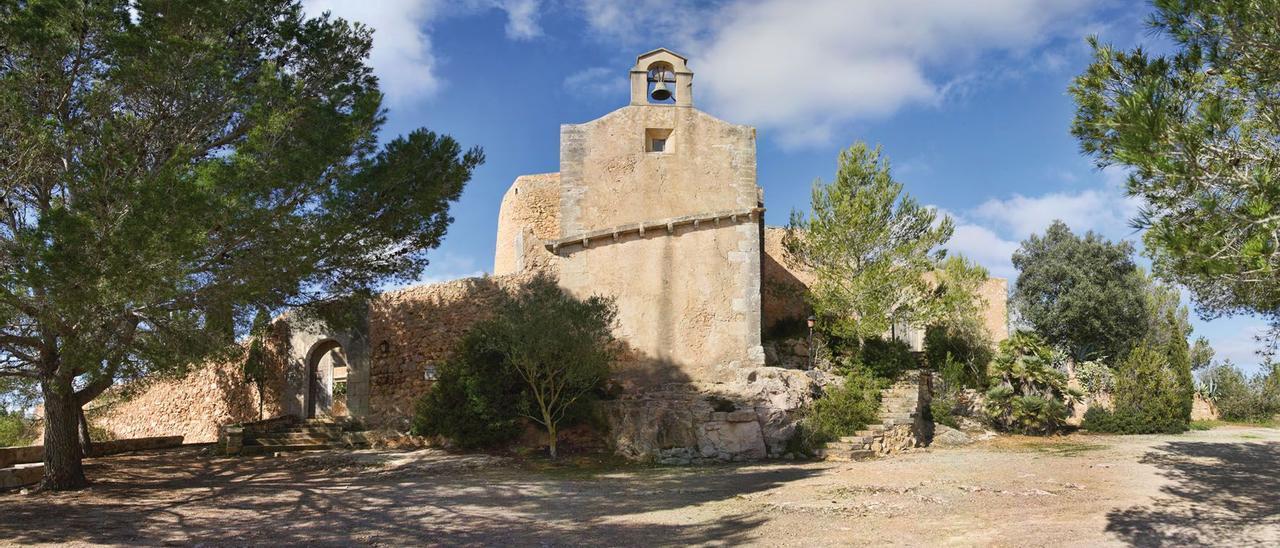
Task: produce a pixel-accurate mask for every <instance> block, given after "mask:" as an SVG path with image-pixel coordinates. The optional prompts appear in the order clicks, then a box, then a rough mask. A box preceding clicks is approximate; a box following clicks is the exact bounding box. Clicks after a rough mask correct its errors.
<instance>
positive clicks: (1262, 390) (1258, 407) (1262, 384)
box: [1201, 363, 1280, 422]
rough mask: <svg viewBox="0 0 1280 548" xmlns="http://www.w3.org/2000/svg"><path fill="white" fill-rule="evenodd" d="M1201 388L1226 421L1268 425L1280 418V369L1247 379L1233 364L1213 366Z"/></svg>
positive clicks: (1204, 378) (1278, 367) (1272, 369)
mask: <svg viewBox="0 0 1280 548" xmlns="http://www.w3.org/2000/svg"><path fill="white" fill-rule="evenodd" d="M1202 375H1203V377H1202V381H1201V385H1202V386H1207V387H1212V389H1211V390H1206V391H1207V392H1210V393H1211V395H1212V399H1213V403H1214V404H1215V405H1216V406H1217V407H1218V415H1219V416H1221V417H1222V418H1223V419H1224V420H1230V421H1242V422H1265V421H1268V420H1271V419H1272V418H1273V417H1275V416H1276V415H1277V414H1280V366H1276V365H1273V366H1272V367H1271V368H1270V370H1269V371H1267V372H1265V373H1259V374H1257V375H1255V376H1253V377H1252V378H1246V377H1245V375H1244V373H1243V372H1241V371H1240V370H1239V369H1236V368H1235V367H1234V366H1232V365H1231V364H1230V363H1226V364H1220V365H1216V366H1213V367H1212V368H1210V369H1208V370H1206V371H1205V372H1204V373H1203V374H1202Z"/></svg>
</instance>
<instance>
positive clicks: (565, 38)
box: [304, 0, 1265, 366]
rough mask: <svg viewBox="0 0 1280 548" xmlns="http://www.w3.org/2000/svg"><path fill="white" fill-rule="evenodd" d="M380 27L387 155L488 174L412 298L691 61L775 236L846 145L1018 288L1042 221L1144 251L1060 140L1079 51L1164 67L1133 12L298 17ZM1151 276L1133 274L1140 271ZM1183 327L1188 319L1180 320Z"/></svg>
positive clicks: (345, 7)
mask: <svg viewBox="0 0 1280 548" xmlns="http://www.w3.org/2000/svg"><path fill="white" fill-rule="evenodd" d="M304 4H305V6H306V7H307V10H308V12H309V13H313V14H318V13H320V12H321V11H325V10H329V11H331V12H332V13H333V14H334V15H337V16H339V17H343V18H347V19H350V20H356V21H360V22H363V23H365V24H367V25H369V26H371V27H373V28H374V29H375V34H374V51H373V56H372V59H371V64H372V65H373V66H374V69H375V72H376V73H377V74H378V76H379V78H380V79H381V80H382V84H383V90H384V92H385V93H386V94H387V103H386V106H387V107H388V108H389V117H388V124H387V127H386V128H385V131H384V138H389V137H391V136H394V135H397V134H401V133H405V132H407V131H409V130H412V129H414V128H417V127H427V128H429V129H432V130H435V131H438V132H443V133H448V134H451V135H453V136H454V137H456V138H457V139H458V140H460V141H461V142H462V143H464V144H465V145H472V144H476V145H480V146H482V147H483V148H484V149H485V153H486V155H487V157H488V161H487V162H486V164H485V165H484V166H483V167H481V168H480V169H479V170H477V171H476V173H475V177H474V179H473V180H472V182H471V183H470V185H469V186H468V188H467V190H466V191H465V193H464V194H463V197H462V199H461V200H460V201H459V202H458V203H457V204H456V205H455V206H454V209H453V216H454V218H455V221H454V223H453V225H452V226H451V228H450V230H449V235H448V236H447V238H446V240H445V242H444V243H443V245H441V247H440V248H439V249H438V250H436V251H435V252H434V254H433V255H432V265H431V266H430V267H429V268H428V269H427V272H426V273H425V275H424V277H423V281H438V280H445V279H452V278H458V277H463V276H471V275H478V274H481V273H484V272H487V271H490V270H491V269H492V263H493V249H494V229H495V219H496V216H497V211H498V205H499V202H500V200H501V197H502V194H503V193H504V192H505V191H506V189H507V187H508V186H509V185H510V184H511V181H512V180H513V179H514V178H515V177H516V176H518V175H521V174H526V173H544V172H553V171H558V170H559V166H558V163H559V143H558V137H559V126H560V124H562V123H579V122H584V121H587V120H591V119H594V118H597V117H600V116H602V115H604V114H606V113H608V112H610V111H611V110H613V109H615V108H618V107H621V106H623V105H625V104H626V102H627V99H628V97H627V94H628V88H627V85H626V78H627V70H628V69H629V68H630V66H631V65H632V64H633V63H634V60H635V56H636V55H637V54H639V53H642V52H644V51H648V50H650V49H653V48H655V47H660V46H664V47H669V48H671V49H674V50H676V51H678V52H681V53H683V54H685V55H686V56H688V57H689V58H690V61H689V65H690V68H691V69H692V70H693V71H694V73H695V76H694V102H695V106H697V107H698V108H700V109H702V110H705V111H707V112H709V113H711V114H713V115H716V116H718V117H720V118H723V119H725V120H728V121H731V122H736V123H743V124H750V125H754V126H756V127H757V128H758V129H759V141H758V147H759V149H758V163H759V167H758V169H759V183H760V185H761V186H762V187H764V190H765V202H766V204H765V205H766V207H767V208H768V210H767V213H766V221H767V222H768V223H769V224H775V225H781V224H785V223H786V220H787V217H788V214H789V212H790V211H791V210H792V209H793V208H805V207H807V205H808V198H809V188H810V185H811V184H812V182H813V181H814V180H815V179H818V178H829V177H830V176H831V175H832V174H833V173H834V170H835V158H836V155H837V153H838V151H839V150H840V149H841V148H842V147H846V146H848V145H849V144H851V143H853V142H854V141H858V140H862V141H867V142H870V143H879V144H882V145H883V146H884V149H885V153H886V154H887V155H888V156H889V157H890V158H891V159H892V161H893V165H894V170H895V174H896V177H897V178H898V179H899V180H901V181H903V182H905V183H906V187H907V191H908V192H909V193H911V194H912V195H914V196H915V197H917V198H918V199H920V200H921V201H922V202H924V203H928V204H932V205H934V206H936V207H938V208H940V209H942V210H944V211H946V212H947V213H948V214H950V215H952V216H953V217H955V218H956V221H957V225H958V229H957V232H956V236H955V238H954V239H953V241H952V242H951V245H949V246H948V247H949V248H950V249H951V250H952V251H953V252H960V253H963V254H965V255H967V256H969V257H971V258H973V259H975V260H977V261H978V262H980V263H982V264H983V265H985V266H987V267H988V268H989V269H990V270H991V271H992V272H993V273H994V274H995V275H998V276H1002V277H1008V278H1010V281H1011V283H1012V280H1013V278H1015V277H1016V271H1014V270H1013V268H1012V266H1011V265H1010V263H1009V257H1010V255H1011V254H1012V252H1013V250H1014V249H1016V247H1017V244H1018V242H1019V241H1021V240H1022V239H1024V238H1026V237H1027V236H1028V235H1029V234H1031V233H1034V232H1039V231H1042V230H1043V229H1044V227H1046V226H1047V225H1048V224H1049V223H1050V222H1051V221H1052V220H1053V219H1055V218H1060V219H1063V220H1065V221H1066V222H1067V223H1068V224H1069V225H1070V226H1071V227H1072V228H1073V229H1075V230H1077V231H1084V230H1094V231H1097V232H1100V233H1102V234H1103V235H1105V236H1107V237H1109V238H1111V239H1116V240H1118V239H1127V240H1131V241H1134V242H1135V243H1137V240H1138V238H1139V235H1138V234H1135V233H1134V232H1133V230H1132V229H1131V228H1129V225H1128V220H1129V219H1130V218H1131V217H1132V216H1133V214H1134V212H1135V211H1136V208H1137V206H1138V204H1137V203H1136V202H1134V201H1132V200H1130V199H1128V198H1126V197H1125V196H1124V194H1123V191H1122V183H1123V173H1121V172H1119V171H1118V170H1106V171H1098V170H1096V169H1094V168H1093V166H1092V164H1091V163H1090V161H1089V160H1088V159H1087V158H1085V157H1082V156H1081V155H1080V153H1079V151H1078V146H1077V143H1076V141H1075V140H1074V139H1073V138H1072V137H1071V135H1070V133H1069V125H1070V122H1071V118H1072V114H1073V111H1074V105H1073V103H1072V101H1071V99H1070V97H1069V96H1068V95H1067V91H1066V90H1067V86H1068V85H1069V84H1070V82H1071V79H1072V78H1073V77H1074V76H1075V75H1076V74H1078V73H1079V72H1080V71H1081V70H1082V69H1083V68H1084V67H1085V66H1086V65H1087V64H1088V62H1089V50H1088V48H1087V46H1086V44H1085V42H1084V38H1085V36H1088V35H1091V34H1096V35H1098V36H1100V37H1101V38H1102V39H1103V40H1104V41H1107V42H1112V43H1114V44H1116V45H1118V46H1123V47H1129V46H1132V45H1135V44H1142V45H1144V46H1147V47H1151V48H1154V49H1156V50H1160V49H1162V48H1163V47H1166V45H1165V44H1161V43H1160V42H1158V41H1157V39H1156V38H1155V37H1152V36H1151V35H1150V34H1149V33H1148V32H1147V31H1146V30H1145V29H1146V27H1145V25H1144V24H1143V20H1144V18H1145V17H1146V14H1147V12H1148V10H1149V6H1148V5H1147V4H1146V3H1145V2H1134V1H1131V0H1127V1H1110V0H1038V1H1033V0H897V1H893V2H889V1H879V0H875V1H873V0H807V1H798V0H751V1H745V0H722V1H715V2H690V1H679V0H632V1H622V0H616V1H605V0H577V1H564V0H451V1H448V0H376V1H371V0H306V1H305V2H304ZM1141 262H1142V263H1143V264H1146V261H1145V259H1144V260H1142V261H1141ZM1193 316H1194V314H1193ZM1195 324H1196V331H1197V334H1199V335H1205V336H1207V337H1209V338H1210V340H1211V341H1212V342H1213V343H1214V347H1215V349H1216V350H1217V352H1218V354H1219V356H1225V357H1229V358H1231V359H1232V360H1233V361H1235V362H1236V363H1237V364H1242V365H1246V366H1251V365H1253V364H1256V363H1257V362H1258V359H1257V357H1256V356H1255V355H1254V350H1255V348H1256V344H1255V342H1254V341H1253V336H1254V335H1255V334H1256V333H1259V332H1261V331H1262V330H1263V329H1264V328H1265V324H1264V323H1263V322H1262V321H1261V320H1259V319H1256V318H1249V317H1239V318H1229V319H1219V320H1215V321H1212V322H1204V321H1200V320H1198V319H1196V321H1195Z"/></svg>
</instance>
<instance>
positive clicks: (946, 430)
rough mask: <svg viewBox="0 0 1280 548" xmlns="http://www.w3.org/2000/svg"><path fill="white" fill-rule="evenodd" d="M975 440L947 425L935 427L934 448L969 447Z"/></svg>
mask: <svg viewBox="0 0 1280 548" xmlns="http://www.w3.org/2000/svg"><path fill="white" fill-rule="evenodd" d="M970 443H973V440H972V439H970V438H969V435H968V434H965V433H964V432H961V431H959V430H956V429H955V428H952V427H950V426H947V425H945V424H936V425H934V427H933V446H934V447H957V446H961V445H969V444H970Z"/></svg>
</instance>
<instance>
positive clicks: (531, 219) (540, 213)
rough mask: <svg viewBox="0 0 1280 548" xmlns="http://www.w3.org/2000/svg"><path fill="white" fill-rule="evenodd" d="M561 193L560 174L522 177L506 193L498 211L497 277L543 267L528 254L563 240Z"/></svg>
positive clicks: (494, 259)
mask: <svg viewBox="0 0 1280 548" xmlns="http://www.w3.org/2000/svg"><path fill="white" fill-rule="evenodd" d="M560 191H561V186H560V174H559V173H544V174H541V175H522V176H520V177H517V178H516V180H515V182H514V183H512V184H511V188H508V189H507V193H506V194H504V195H503V196H502V206H501V207H500V208H499V209H498V231H497V232H498V241H497V246H496V247H495V250H494V255H493V273H494V275H496V276H501V275H505V274H514V273H518V272H524V271H525V270H536V269H539V268H537V267H540V266H543V265H539V264H536V263H535V262H534V261H530V260H528V257H527V255H526V254H525V250H526V248H528V247H530V246H529V244H540V243H541V241H542V240H553V239H556V238H559V237H560ZM539 247H540V246H539Z"/></svg>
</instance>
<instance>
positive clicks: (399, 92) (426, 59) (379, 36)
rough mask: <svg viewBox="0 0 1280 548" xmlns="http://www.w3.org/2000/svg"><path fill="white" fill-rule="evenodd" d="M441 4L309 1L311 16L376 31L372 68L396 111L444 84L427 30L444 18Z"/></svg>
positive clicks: (393, 0) (307, 8) (383, 0)
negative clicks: (325, 16) (327, 15)
mask: <svg viewBox="0 0 1280 548" xmlns="http://www.w3.org/2000/svg"><path fill="white" fill-rule="evenodd" d="M440 7H441V6H440V5H439V2H437V1H436V0H378V1H377V2H369V1H360V0H306V1H304V2H303V8H304V9H305V11H306V13H307V14H308V15H310V16H317V15H320V14H321V13H322V12H325V11H329V12H332V13H333V15H334V16H335V17H341V18H343V19H346V20H348V21H359V22H360V23H364V24H365V25H368V26H369V27H371V28H373V29H374V33H373V51H372V52H371V53H370V55H369V64H370V66H372V67H373V70H374V73H375V74H377V76H378V79H379V80H380V82H381V87H382V92H383V93H385V94H386V96H387V101H388V102H389V103H391V104H392V105H393V106H394V105H397V104H404V103H406V102H409V101H413V100H416V99H421V98H426V97H431V96H433V95H435V93H436V92H437V91H439V90H440V87H441V85H442V82H441V80H440V78H439V77H438V76H437V74H436V70H437V59H436V56H435V54H434V52H433V51H432V49H431V37H430V36H429V35H428V34H427V31H426V28H428V26H429V25H430V24H431V22H432V21H433V20H434V19H435V18H436V17H438V16H439V15H440Z"/></svg>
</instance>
